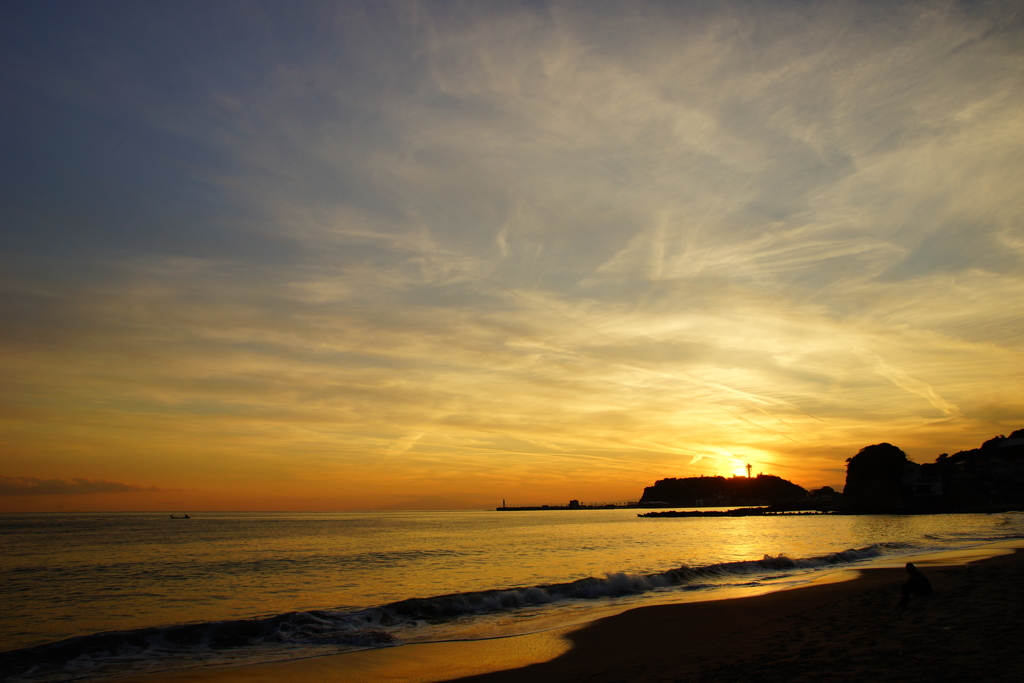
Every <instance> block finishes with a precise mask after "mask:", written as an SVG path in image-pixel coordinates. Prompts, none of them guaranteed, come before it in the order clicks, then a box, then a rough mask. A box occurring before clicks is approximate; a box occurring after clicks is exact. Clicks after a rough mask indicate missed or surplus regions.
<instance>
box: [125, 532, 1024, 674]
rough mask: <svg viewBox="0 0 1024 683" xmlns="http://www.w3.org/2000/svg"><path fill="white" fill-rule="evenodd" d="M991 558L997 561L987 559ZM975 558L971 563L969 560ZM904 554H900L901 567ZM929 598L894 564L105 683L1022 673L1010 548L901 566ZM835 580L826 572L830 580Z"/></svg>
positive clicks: (1023, 562)
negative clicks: (576, 618)
mask: <svg viewBox="0 0 1024 683" xmlns="http://www.w3.org/2000/svg"><path fill="white" fill-rule="evenodd" d="M993 553H1005V554H997V555H995V556H990V555H992V554H993ZM979 558H984V559H979ZM906 559H908V558H903V559H901V561H900V562H901V563H902V561H903V560H906ZM909 559H911V561H914V562H915V563H917V564H918V566H919V567H920V568H921V569H922V570H923V571H924V572H925V574H926V575H927V576H928V577H929V578H930V579H931V581H932V585H933V586H934V587H935V589H936V591H937V593H936V594H935V595H932V596H928V597H924V598H917V599H915V600H913V601H911V604H910V606H909V607H908V608H907V609H905V610H900V609H897V608H896V607H895V605H896V602H897V601H898V599H899V587H900V584H901V583H902V581H903V580H904V578H905V573H904V572H903V569H902V564H900V566H898V567H897V566H876V567H869V568H864V569H858V570H850V571H849V572H848V574H853V573H855V574H856V577H855V578H853V579H851V580H844V581H836V580H832V581H820V582H816V583H812V584H810V585H806V586H801V587H797V588H792V589H788V590H782V591H777V592H774V593H767V594H763V595H757V596H752V597H743V598H732V599H725V600H712V601H706V602H688V603H679V604H669V605H655V606H647V607H640V608H636V609H632V610H629V611H626V612H623V613H621V614H618V615H615V616H611V617H606V618H603V619H599V620H597V621H594V622H591V623H589V624H586V625H583V626H580V627H569V628H563V629H558V630H555V631H547V632H543V633H535V634H530V635H523V636H513V637H509V638H497V639H493V640H475V641H455V642H440V643H417V644H410V645H404V646H401V647H396V648H386V649H379V650H367V651H362V652H354V653H348V654H342V655H333V656H328V657H319V658H311V659H305V660H297V661H291V662H283V663H274V664H258V665H249V666H240V667H221V668H213V667H210V668H197V669H186V670H181V671H173V672H166V673H161V674H150V675H141V676H129V677H124V678H118V679H107V680H108V681H110V683H113V682H114V681H118V682H119V683H132V682H138V683H184V682H186V681H187V682H190V683H241V682H243V681H245V682H246V683H283V682H284V681H294V680H302V681H316V682H317V683H363V682H367V683H369V682H370V681H381V682H388V681H395V682H398V681H407V682H415V683H434V682H438V681H452V680H460V681H467V682H470V681H471V682H472V683H512V682H513V681H522V680H530V681H532V682H536V683H545V682H547V681H552V682H554V681H560V682H562V681H591V682H601V681H606V682H609V683H611V682H612V681H660V680H664V681H673V680H679V681H708V682H712V681H750V682H751V683H754V682H759V681H791V680H802V679H803V678H804V677H807V679H808V680H810V679H814V680H815V681H854V680H873V681H880V682H886V681H893V682H895V681H907V680H918V679H920V680H930V681H944V680H949V681H953V680H957V681H964V680H979V681H980V680H987V681H993V680H1008V679H1011V678H1013V677H1014V676H1016V675H1018V674H1019V672H1020V671H1021V670H1024V653H1021V651H1020V650H1019V648H1016V646H1015V645H1014V642H1015V640H1014V635H1013V634H1014V630H1015V629H1017V628H1019V627H1021V626H1024V613H1022V610H1021V609H1020V607H1019V606H1020V605H1021V604H1024V581H1022V579H1024V542H1022V541H1012V542H1002V543H995V544H988V545H985V546H980V547H977V548H973V549H968V550H966V551H954V552H948V553H934V554H927V555H921V556H915V557H913V558H909ZM841 576H842V575H839V574H837V575H833V579H836V578H840V577H841Z"/></svg>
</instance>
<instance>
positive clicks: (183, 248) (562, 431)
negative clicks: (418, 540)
mask: <svg viewBox="0 0 1024 683" xmlns="http://www.w3.org/2000/svg"><path fill="white" fill-rule="evenodd" d="M0 99H2V101H3V103H4V104H3V106H2V107H0V159H2V162H0V206H2V210H0V511H8V512H11V511H49V510H53V511H59V510H172V511H174V510H177V511H194V510H343V509H376V508H403V507H404V508H464V507H479V508H487V507H495V506H497V505H500V504H501V503H502V501H503V500H504V501H506V502H507V504H508V505H535V504H551V503H554V504H565V503H566V502H567V501H568V500H569V499H579V500H581V501H583V502H585V503H586V502H592V503H598V502H625V501H635V500H637V499H638V498H639V497H640V495H641V494H642V492H643V488H644V487H645V486H649V485H651V484H653V483H654V482H655V481H656V480H658V479H662V478H666V477H687V476H699V475H707V476H711V475H722V476H732V475H734V474H746V470H745V465H746V464H748V463H749V464H751V466H752V470H753V472H754V473H755V474H757V473H759V472H763V473H765V474H774V475H777V476H781V477H784V478H787V479H790V480H791V481H793V482H795V483H797V484H800V485H802V486H804V487H806V488H813V487H817V486H822V485H830V486H833V487H835V488H837V489H839V488H841V487H842V485H843V483H844V477H845V465H846V463H845V460H846V459H847V458H849V457H851V456H852V455H854V454H856V453H857V451H858V450H860V449H861V448H863V447H864V446H867V445H870V444H874V443H880V442H889V443H892V444H894V445H896V446H898V447H900V448H902V449H903V450H904V451H905V452H906V453H907V454H908V456H909V457H910V458H911V459H912V460H915V461H917V462H931V461H933V460H934V459H935V457H936V456H938V455H939V454H940V453H944V452H948V453H955V452H957V451H959V450H964V449H970V448H975V447H977V446H979V445H980V444H981V443H982V442H983V441H984V440H986V439H989V438H991V437H992V436H994V435H997V434H1009V433H1010V432H1012V431H1014V430H1016V429H1020V428H1022V427H1024V315H1022V310H1024V308H1022V303H1024V201H1022V199H1021V198H1022V197H1024V11H1022V9H1021V7H1020V5H1019V3H1016V2H901V3H890V2H804V1H800V2H796V1H794V2H786V1H772V2H769V1H767V0H755V1H750V2H743V1H738V0H724V1H719V2H641V1H632V2H600V1H587V2H582V1H581V2H541V1H536V0H531V1H523V2H399V1H396V2H388V1H386V0H374V1H373V2H335V3H310V2H287V3H285V2H276V3H275V2H267V3H262V2H235V1H231V2H229V1H221V2H209V1H208V0H203V1H200V2H193V1H190V0H179V1H176V2H173V3H171V2H167V3H139V2H116V1H107V2H78V3H67V2H53V1H50V0H32V1H30V2H27V1H23V0H8V1H7V2H4V3H3V4H2V6H0Z"/></svg>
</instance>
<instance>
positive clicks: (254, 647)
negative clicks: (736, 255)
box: [0, 544, 902, 682]
mask: <svg viewBox="0 0 1024 683" xmlns="http://www.w3.org/2000/svg"><path fill="white" fill-rule="evenodd" d="M899 546H902V544H878V545H873V546H869V547H866V548H856V549H849V550H844V551H841V552H835V553H828V554H826V555H819V556H815V557H807V558H790V557H788V556H786V555H764V556H763V557H762V558H761V559H760V560H748V561H736V562H722V563H718V564H712V565H707V566H702V567H690V566H685V565H684V566H681V567H677V568H674V569H670V570H668V571H665V572H660V573H654V574H628V573H609V574H607V575H605V576H604V577H589V578H585V579H579V580H576V581H570V582H565V583H554V584H545V585H539V586H527V587H518V588H509V589H505V590H485V591H474V592H467V593H456V594H451V595H441V596H435V597H429V598H412V599H407V600H400V601H397V602H393V603H390V604H387V605H383V606H380V607H374V608H369V609H364V610H359V611H332V610H310V611H301V612H287V613H284V614H278V615H276V616H272V617H268V618H262V619H239V620H226V621H216V622H203V623H194V624H178V625H173V626H166V627H162V628H146V629H138V630H131V631H115V632H107V633H99V634H94V635H87V636H78V637H74V638H69V639H66V640H62V641H59V642H55V643H50V644H46V645H40V646H37V647H32V648H25V649H21V650H14V651H10V652H5V653H0V670H2V671H4V672H7V673H6V674H5V678H4V679H3V680H5V681H10V682H14V681H19V680H32V681H47V680H66V679H67V678H68V677H69V676H71V677H74V678H76V679H79V678H90V677H100V676H109V675H111V674H112V673H113V672H116V671H118V670H123V671H132V672H138V671H139V670H140V666H139V664H140V663H144V664H145V665H146V666H145V667H143V668H146V669H153V670H156V668H160V669H167V668H175V667H186V666H190V665H195V664H196V663H205V664H210V663H225V662H228V661H232V662H238V661H268V660H274V659H277V660H280V659H294V658H297V657H303V656H311V655H315V654H326V653H328V652H344V651H349V650H355V649H367V648H380V647H391V646H396V645H401V644H402V642H403V641H402V639H401V637H400V634H401V632H402V630H403V629H407V628H410V627H419V626H422V625H424V624H427V625H429V624H435V623H443V622H445V621H446V620H451V619H453V618H464V617H466V616H467V615H469V616H472V615H483V614H494V613H497V612H513V611H514V610H517V609H520V608H524V607H531V606H541V605H548V604H552V603H558V602H565V601H573V600H576V601H579V600H593V599H599V598H615V597H620V596H626V595H637V594H642V593H645V592H648V591H654V590H666V589H683V590H693V589H698V588H710V587H714V586H729V585H733V586H735V585H747V584H750V583H751V582H755V583H756V582H757V581H758V580H761V579H767V578H779V577H780V576H787V575H789V574H792V573H797V572H799V571H801V570H813V569H820V568H827V567H831V566H837V565H842V564H848V563H851V562H857V561H861V560H868V559H871V558H874V557H877V556H879V555H881V554H883V553H884V552H886V550H897V549H898V547H899ZM780 572H781V574H780Z"/></svg>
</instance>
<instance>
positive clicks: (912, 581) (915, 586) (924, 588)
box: [897, 562, 932, 607]
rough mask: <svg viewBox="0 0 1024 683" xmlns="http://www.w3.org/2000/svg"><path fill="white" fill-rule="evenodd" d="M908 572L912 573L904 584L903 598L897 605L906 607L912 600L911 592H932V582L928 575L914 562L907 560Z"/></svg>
mask: <svg viewBox="0 0 1024 683" xmlns="http://www.w3.org/2000/svg"><path fill="white" fill-rule="evenodd" d="M907 573H908V574H910V578H909V579H907V580H906V582H904V584H903V599H901V600H900V604H899V605H897V607H906V606H907V604H908V603H909V602H910V596H911V594H913V595H928V594H929V593H931V592H932V584H931V582H930V581H928V577H926V576H925V575H924V574H922V573H921V570H920V569H918V568H917V567H915V566H914V565H913V563H912V562H907Z"/></svg>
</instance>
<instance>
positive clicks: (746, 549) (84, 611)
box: [0, 510, 1024, 682]
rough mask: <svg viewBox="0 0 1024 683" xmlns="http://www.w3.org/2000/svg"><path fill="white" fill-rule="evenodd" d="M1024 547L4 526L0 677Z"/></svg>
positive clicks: (551, 533) (930, 538)
mask: <svg viewBox="0 0 1024 683" xmlns="http://www.w3.org/2000/svg"><path fill="white" fill-rule="evenodd" d="M1017 538H1024V514H1022V513H1006V514H993V515H984V514H963V515H929V516H897V515H867V516H864V515H862V516H845V515H799V516H798V515H783V516H767V517H737V518H730V517H720V518H661V519H658V518H639V517H637V511H636V510H552V511H536V512H496V511H453V512H433V511H424V512H390V511H389V512H380V511H373V512H332V513H250V512H246V513H223V512H210V513H193V514H192V516H191V519H187V520H186V519H171V518H170V516H169V515H168V514H160V513H76V514H56V513H54V514H3V515H0V547H2V548H3V552H2V553H0V605H2V619H0V680H3V681H5V682H6V681H11V682H13V681H18V682H22V681H71V680H74V681H88V680H95V679H99V678H106V677H114V676H123V675H128V674H135V673H142V672H157V671H167V670H173V669H181V668H187V667H192V666H209V665H222V664H245V663H256V662H267V661H282V660H290V659H299V658H305V657H314V656H320V655H325V654H334V653H342V652H346V651H351V650H356V649H364V648H372V647H396V646H400V645H401V644H403V643H408V642H424V641H437V640H451V639H472V638H488V637H497V636H505V635H513V634H519V633H527V632H534V631H539V630H544V629H548V628H554V627H558V626H564V625H569V624H574V623H582V622H585V621H589V620H591V619H593V618H596V617H599V616H603V615H605V614H611V613H614V612H618V611H622V610H624V609H627V608H630V607H635V606H640V605H646V604H654V603H661V602H678V601H684V600H708V599H716V598H719V597H732V596H736V595H747V594H752V593H758V592H767V591H771V590H779V589H782V588H787V587H791V586H794V585H799V584H801V583H806V582H808V581H810V580H813V579H814V578H817V577H819V576H821V574H822V573H825V572H830V571H836V570H837V569H845V568H851V567H858V566H866V565H868V564H871V563H879V562H898V561H899V560H900V558H902V557H905V556H908V555H913V554H920V553H923V552H933V551H944V550H952V549H961V548H966V547H970V546H975V545H980V544H983V543H988V542H994V541H1001V540H1007V539H1017Z"/></svg>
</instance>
